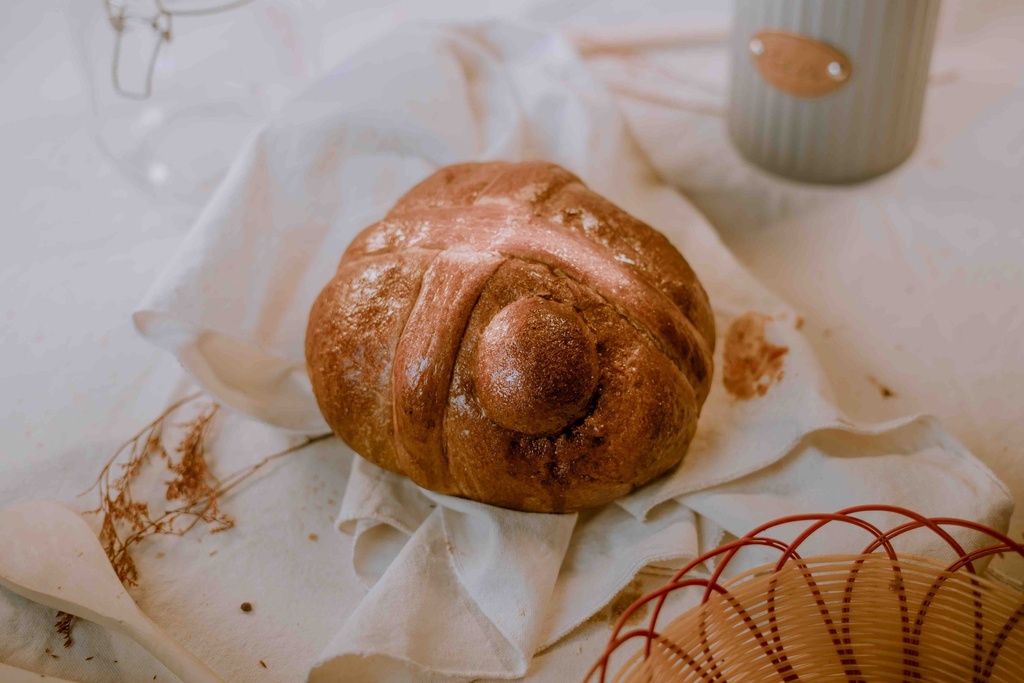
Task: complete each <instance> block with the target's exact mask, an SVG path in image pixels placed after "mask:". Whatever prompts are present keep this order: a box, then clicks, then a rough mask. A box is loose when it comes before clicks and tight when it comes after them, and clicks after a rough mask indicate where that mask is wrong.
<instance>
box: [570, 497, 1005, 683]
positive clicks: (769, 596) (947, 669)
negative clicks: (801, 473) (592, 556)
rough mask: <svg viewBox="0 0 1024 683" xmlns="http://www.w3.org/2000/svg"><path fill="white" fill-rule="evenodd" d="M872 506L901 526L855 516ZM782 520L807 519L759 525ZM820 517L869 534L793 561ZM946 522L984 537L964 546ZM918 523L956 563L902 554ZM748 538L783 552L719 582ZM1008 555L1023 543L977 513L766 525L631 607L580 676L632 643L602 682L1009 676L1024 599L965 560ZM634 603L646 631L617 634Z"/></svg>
mask: <svg viewBox="0 0 1024 683" xmlns="http://www.w3.org/2000/svg"><path fill="white" fill-rule="evenodd" d="M880 511H881V512H891V513H896V514H899V515H902V516H904V517H906V518H907V519H908V520H909V521H907V522H906V523H903V524H900V525H898V526H895V527H893V528H892V529H889V530H888V531H882V530H880V529H878V528H876V527H874V526H872V525H871V524H869V523H868V522H866V521H864V519H863V518H862V517H861V516H860V515H862V514H863V513H866V512H880ZM793 522H807V523H808V528H807V529H806V530H805V531H804V532H803V533H802V534H800V535H799V536H798V537H797V538H796V540H794V541H793V542H792V543H783V542H781V541H778V540H777V539H774V538H772V537H771V536H769V535H766V534H765V532H766V531H769V530H770V529H772V528H774V527H777V526H780V525H783V524H791V523H793ZM829 523H845V524H854V525H856V526H859V527H860V528H862V529H864V530H865V531H867V532H869V534H870V535H871V536H873V537H874V540H873V541H872V542H871V543H870V544H869V545H868V546H867V547H866V548H864V549H863V550H862V551H861V552H855V553H849V554H837V555H819V556H815V557H809V558H801V557H800V555H799V552H798V549H799V547H800V546H801V545H802V544H803V543H804V542H805V541H806V539H807V538H809V537H810V536H812V535H813V534H815V533H817V532H819V531H820V530H821V529H822V528H823V527H824V526H825V525H827V524H829ZM951 527H954V528H957V527H958V528H960V529H965V530H970V531H973V532H978V533H980V534H984V535H985V536H988V537H990V538H991V539H992V540H994V543H993V544H991V545H987V546H982V547H978V549H976V550H973V551H971V552H967V551H965V550H964V549H963V547H961V545H960V544H959V543H958V542H957V541H956V540H955V539H954V537H953V535H952V534H951V533H950V528H951ZM917 529H924V530H926V532H928V533H934V534H936V535H938V536H939V537H940V538H941V539H942V540H943V541H944V542H945V543H946V544H947V545H948V546H949V548H950V549H951V550H952V551H953V554H954V555H956V556H957V558H958V559H956V560H955V561H954V562H952V563H948V562H945V563H944V562H939V561H937V560H935V559H931V558H927V557H918V556H910V555H903V556H899V555H898V554H897V553H896V551H895V550H894V548H893V544H892V541H893V539H895V538H897V537H898V536H901V535H903V534H905V533H907V532H909V531H914V530H917ZM954 530H955V529H954ZM972 545H976V544H972ZM747 546H766V547H770V548H775V549H777V550H778V551H779V553H780V559H779V561H778V562H777V563H775V564H770V565H764V566H761V567H757V568H755V569H752V570H749V571H746V572H744V573H742V574H739V575H737V576H735V577H733V578H731V579H729V580H728V581H722V582H720V579H721V576H722V574H723V572H724V571H725V568H726V566H727V565H728V564H729V562H730V560H732V559H733V557H735V555H736V554H737V552H738V551H739V550H740V549H741V548H744V547H747ZM1005 552H1016V553H1020V554H1021V555H1022V556H1024V547H1022V546H1021V544H1019V543H1016V542H1015V541H1013V540H1011V539H1010V538H1008V537H1006V536H1005V535H1003V534H1001V533H999V532H998V531H995V530H993V529H989V528H986V527H983V526H981V525H979V524H976V523H974V522H970V521H966V520H958V519H949V518H925V517H922V516H920V515H917V514H915V513H913V512H911V511H909V510H904V509H902V508H895V507H890V506H862V507H858V508H850V509H848V510H844V511H840V512H838V513H835V514H829V515H805V516H800V517H787V518H783V519H779V520H775V521H773V522H769V523H768V524H765V525H763V526H761V527H759V528H758V529H755V530H754V531H752V532H751V533H750V534H747V535H746V536H744V537H743V538H740V539H737V540H736V541H733V542H731V543H728V544H725V545H723V546H721V547H720V548H717V549H715V550H713V551H711V552H709V553H706V554H705V555H703V556H701V557H699V558H697V559H696V560H694V561H693V562H691V563H689V564H688V565H687V566H686V567H684V568H683V569H682V570H680V571H679V572H678V573H677V574H676V575H675V576H674V577H673V578H672V579H671V580H670V581H669V582H668V583H667V584H666V585H665V586H663V587H662V588H660V589H658V590H656V591H653V592H652V593H649V594H648V595H646V596H644V597H642V598H640V599H639V600H638V601H637V602H636V603H634V604H633V605H631V606H630V607H629V608H628V609H627V610H626V611H625V612H624V613H623V614H622V616H621V618H620V619H619V621H618V623H617V624H616V627H615V629H614V631H613V633H612V637H611V639H610V640H609V643H608V648H607V649H606V651H605V653H604V655H603V656H602V657H601V659H599V660H598V662H597V663H596V664H595V665H594V667H593V668H592V669H591V671H590V672H589V673H588V675H587V680H593V679H597V680H599V681H601V683H604V682H605V681H606V680H608V677H609V674H611V672H610V671H609V669H610V666H609V662H610V659H611V656H612V654H613V653H615V652H616V651H618V650H620V649H622V648H624V647H625V646H627V644H635V645H638V646H639V648H638V649H637V651H636V652H634V653H633V654H632V655H631V656H629V657H628V659H626V661H625V663H624V664H623V665H622V666H621V667H620V668H619V669H618V671H617V672H615V673H614V675H612V676H611V678H610V680H613V681H616V682H623V683H625V682H627V681H628V682H630V683H633V682H635V683H641V682H642V683H658V682H661V681H672V682H673V683H674V682H676V681H680V682H682V681H700V682H711V681H714V682H716V683H754V682H757V683H762V682H769V681H772V682H774V681H844V682H846V681H848V682H851V683H852V682H854V681H856V682H859V683H873V682H876V681H877V682H879V683H882V682H884V683H889V682H892V681H938V682H945V681H949V682H950V683H953V682H955V683H963V682H964V681H973V682H980V681H993V682H995V681H1006V682H1007V683H1019V682H1020V681H1024V629H1022V628H1019V627H1018V625H1019V622H1020V621H1021V620H1022V619H1024V594H1022V593H1019V592H1017V591H1015V590H1012V589H1010V588H1008V587H1006V586H1005V585H1003V584H1000V583H997V582H995V581H993V580H990V579H987V578H984V577H983V576H980V575H979V574H978V572H977V571H976V566H975V565H976V563H979V561H980V560H983V559H984V558H987V557H990V556H991V555H994V554H996V553H1005ZM707 560H717V564H716V565H715V570H714V571H713V572H712V573H711V576H710V577H708V578H694V577H690V576H689V574H690V573H691V572H693V571H694V570H695V569H697V568H698V567H700V566H702V565H703V563H704V562H705V561H707ZM692 586H697V587H698V589H700V588H703V598H702V600H701V602H700V604H699V605H698V606H697V607H695V608H693V609H691V610H689V611H687V612H684V613H683V614H682V615H680V616H679V617H677V618H675V619H673V620H672V621H671V622H669V623H667V624H666V625H664V626H663V627H661V628H658V618H659V614H660V612H661V609H662V606H663V605H664V603H665V600H666V598H667V597H668V595H669V594H670V593H672V592H674V591H677V590H682V589H684V588H687V587H692ZM644 605H648V606H651V607H653V609H652V614H651V617H650V620H649V623H648V624H647V625H646V628H638V629H634V630H632V631H624V625H625V624H626V623H627V621H628V620H629V617H630V616H631V615H632V614H633V613H635V612H636V611H637V610H638V609H640V608H641V607H642V606H644Z"/></svg>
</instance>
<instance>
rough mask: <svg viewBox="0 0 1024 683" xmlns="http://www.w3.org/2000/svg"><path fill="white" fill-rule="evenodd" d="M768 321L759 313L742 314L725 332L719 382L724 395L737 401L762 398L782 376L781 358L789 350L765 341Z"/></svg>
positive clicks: (782, 358)
mask: <svg viewBox="0 0 1024 683" xmlns="http://www.w3.org/2000/svg"><path fill="white" fill-rule="evenodd" d="M769 321H771V317H770V316H767V315H764V314H763V313H755V312H750V313H744V314H743V315H741V316H740V317H738V318H736V320H734V321H733V322H732V324H731V325H729V330H728V331H727V332H726V335H725V349H724V352H723V355H724V361H725V362H724V363H723V365H724V366H725V367H724V369H723V372H722V382H723V384H725V388H726V391H728V392H729V393H730V394H732V395H733V396H735V397H736V398H738V399H741V400H748V399H752V398H754V397H757V396H764V395H765V394H766V393H768V389H769V388H770V387H771V386H772V385H773V384H775V383H776V382H778V381H779V380H781V379H782V377H783V375H784V372H783V364H784V356H785V355H786V354H787V353H789V347H787V346H778V345H776V344H772V343H771V342H769V341H768V340H767V339H766V338H765V334H764V332H765V324H766V323H768V322H769Z"/></svg>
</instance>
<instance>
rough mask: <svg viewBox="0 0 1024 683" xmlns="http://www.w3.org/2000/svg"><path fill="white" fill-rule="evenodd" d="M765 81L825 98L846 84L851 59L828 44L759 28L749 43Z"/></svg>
mask: <svg viewBox="0 0 1024 683" xmlns="http://www.w3.org/2000/svg"><path fill="white" fill-rule="evenodd" d="M747 49H748V51H749V52H750V57H751V58H752V59H753V60H754V64H755V65H756V66H757V70H758V72H759V73H760V74H761V77H762V78H764V80H766V81H768V83H770V84H771V85H772V86H774V87H776V88H778V89H779V90H781V91H782V92H786V93H789V94H790V95H796V96H797V97H821V96H822V95H827V94H829V93H831V92H834V91H836V90H838V89H839V88H841V87H843V86H844V85H845V84H846V83H847V82H848V81H849V80H850V74H851V73H852V70H853V69H852V65H851V64H850V60H849V59H847V58H846V55H844V54H843V53H842V52H840V51H839V50H837V49H836V48H834V47H832V46H831V45H829V44H827V43H823V42H821V41H820V40H815V39H814V38H808V37H807V36H802V35H800V34H798V33H789V32H787V31H759V32H757V33H755V34H754V35H753V36H752V37H751V39H750V42H749V43H748V45H747Z"/></svg>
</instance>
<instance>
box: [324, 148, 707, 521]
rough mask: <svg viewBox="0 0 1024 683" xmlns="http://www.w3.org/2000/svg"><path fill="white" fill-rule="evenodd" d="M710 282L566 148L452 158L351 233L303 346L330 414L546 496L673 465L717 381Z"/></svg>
mask: <svg viewBox="0 0 1024 683" xmlns="http://www.w3.org/2000/svg"><path fill="white" fill-rule="evenodd" d="M714 343H715V329H714V320H713V317H712V313H711V308H710V306H709V304H708V298H707V295H706V294H705V292H704V289H703V288H702V287H701V285H700V282H698V281H697V278H696V276H695V275H694V273H693V271H692V270H691V268H690V266H689V265H688V264H687V263H686V260H685V259H684V258H683V257H682V255H680V254H679V252H678V251H677V250H676V249H675V248H674V247H673V246H672V245H671V244H670V243H669V241H668V240H667V239H665V237H664V236H663V235H661V234H660V233H658V232H657V231H656V230H654V229H652V228H651V227H649V226H648V225H646V224H644V223H642V222H641V221H639V220H637V219H635V218H633V217H632V216H630V215H629V214H627V213H625V212H624V211H622V210H621V209H619V208H618V207H616V206H615V205H613V204H611V203H610V202H608V201H607V200H605V199H604V198H603V197H601V196H600V195H597V194H595V193H594V192H591V191H590V190H589V189H587V187H586V186H584V185H583V183H582V182H581V181H580V180H579V178H577V177H576V176H574V175H573V174H571V173H569V172H568V171H566V170H565V169H563V168H561V167H559V166H555V165H554V164H548V163H540V162H530V163H501V162H494V163H476V164H460V165H457V166H450V167H448V168H444V169H441V170H440V171H438V172H437V173H435V174H434V175H432V176H430V177H429V178H427V179H426V180H425V181H423V182H422V183H420V184H419V185H417V186H416V187H414V188H413V189H412V190H411V191H409V193H408V194H406V195H405V196H404V197H402V199H400V200H399V201H398V203H397V204H396V205H395V207H394V208H393V209H392V210H391V211H390V213H388V215H387V216H386V217H385V218H384V220H382V221H380V222H379V223H376V224H374V225H371V226H370V227H368V228H366V229H365V230H364V231H363V232H362V233H360V234H359V236H358V237H356V239H355V240H354V241H353V242H352V244H351V245H349V247H348V249H347V250H346V251H345V254H344V256H343V257H342V260H341V264H340V266H339V267H338V270H337V273H336V274H335V276H334V278H333V279H332V280H331V281H330V282H329V283H327V286H326V287H325V288H324V289H323V291H322V292H321V293H320V296H319V297H318V298H317V300H316V303H315V304H314V305H313V310H312V312H311V313H310V317H309V327H308V329H307V331H306V361H307V365H308V369H309V376H310V380H311V381H312V385H313V391H314V393H315V394H316V398H317V401H318V403H319V406H320V410H321V411H322V412H323V414H324V417H325V418H326V419H327V423H328V424H329V425H330V426H331V428H332V429H333V430H334V431H335V432H336V433H337V434H338V436H340V437H341V438H342V439H343V440H344V441H345V442H346V443H347V444H348V445H349V446H351V447H352V448H353V449H354V450H355V451H356V452H357V453H359V454H360V455H362V456H363V457H364V458H366V459H367V460H369V461H370V462H373V463H375V464H377V465H379V466H380V467H383V468H385V469H388V470H391V471H393V472H398V473H401V474H404V475H406V476H408V477H409V478H410V479H412V480H413V481H414V482H416V483H417V484H418V485H420V486H422V487H424V488H427V489H431V490H433V491H438V492H440V493H447V494H451V495H456V496H462V497H465V498H470V499H473V500H477V501H481V502H484V503H490V504H492V505H498V506H501V507H506V508H512V509H515V510H527V511H536V512H568V511H573V510H579V509H582V508H587V507H592V506H596V505H600V504H602V503H605V502H608V501H610V500H613V499H615V498H617V497H619V496H622V495H624V494H626V493H628V492H629V491H631V490H632V489H634V488H636V487H637V486H640V485H642V484H644V483H646V482H648V481H650V480H651V479H653V478H655V477H657V476H658V475H659V474H662V473H664V472H665V471H667V470H668V469H670V468H672V467H674V466H675V465H677V464H678V463H679V462H680V461H681V460H682V458H683V456H684V455H685V453H686V448H687V446H688V444H689V443H690V440H691V438H692V437H693V433H694V431H695V429H696V426H697V417H698V415H699V413H700V409H701V406H702V405H703V403H704V399H705V398H706V397H707V394H708V390H709V389H710V384H711V374H712V365H711V356H712V352H713V350H714Z"/></svg>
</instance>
